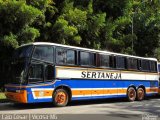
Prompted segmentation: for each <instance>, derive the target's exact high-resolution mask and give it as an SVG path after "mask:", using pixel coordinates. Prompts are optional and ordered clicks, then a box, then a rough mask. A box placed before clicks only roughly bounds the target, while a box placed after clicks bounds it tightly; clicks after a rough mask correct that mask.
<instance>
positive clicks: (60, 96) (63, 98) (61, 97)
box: [55, 92, 67, 104]
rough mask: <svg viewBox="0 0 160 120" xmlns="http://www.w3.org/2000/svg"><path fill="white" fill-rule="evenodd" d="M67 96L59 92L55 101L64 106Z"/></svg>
mask: <svg viewBox="0 0 160 120" xmlns="http://www.w3.org/2000/svg"><path fill="white" fill-rule="evenodd" d="M66 98H67V96H66V94H65V93H64V92H58V93H57V95H56V97H55V101H56V103H58V104H64V103H65V102H66Z"/></svg>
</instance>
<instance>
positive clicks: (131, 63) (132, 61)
mask: <svg viewBox="0 0 160 120" xmlns="http://www.w3.org/2000/svg"><path fill="white" fill-rule="evenodd" d="M127 67H128V69H129V70H138V59H136V58H128V59H127Z"/></svg>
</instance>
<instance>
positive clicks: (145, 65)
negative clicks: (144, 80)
mask: <svg viewBox="0 0 160 120" xmlns="http://www.w3.org/2000/svg"><path fill="white" fill-rule="evenodd" d="M141 70H142V71H150V67H149V61H148V60H141Z"/></svg>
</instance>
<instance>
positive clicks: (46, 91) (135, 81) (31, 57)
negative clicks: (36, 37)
mask: <svg viewBox="0 0 160 120" xmlns="http://www.w3.org/2000/svg"><path fill="white" fill-rule="evenodd" d="M11 77H12V81H11V82H10V83H9V84H7V85H5V94H6V96H7V98H8V99H10V100H12V101H16V102H21V103H37V102H53V103H54V105H55V106H66V105H67V104H68V102H70V101H72V100H87V99H104V98H120V97H126V98H128V100H129V101H135V100H139V101H141V100H143V99H144V98H145V97H147V96H152V95H156V94H158V85H159V76H158V67H157V59H155V58H144V57H138V56H131V55H125V54H119V53H113V52H108V51H100V50H93V49H86V48H81V47H73V46H67V45H61V44H55V43H45V42H37V43H31V44H26V45H23V46H21V47H19V48H18V49H17V50H16V51H15V54H14V57H13V62H12V75H11Z"/></svg>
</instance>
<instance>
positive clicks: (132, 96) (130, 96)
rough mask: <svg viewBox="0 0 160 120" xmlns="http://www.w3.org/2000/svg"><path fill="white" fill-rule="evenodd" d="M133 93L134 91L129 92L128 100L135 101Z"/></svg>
mask: <svg viewBox="0 0 160 120" xmlns="http://www.w3.org/2000/svg"><path fill="white" fill-rule="evenodd" d="M135 95H136V94H135V91H134V90H130V91H129V98H130V99H131V100H134V99H135Z"/></svg>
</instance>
